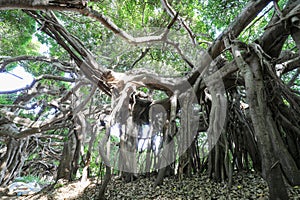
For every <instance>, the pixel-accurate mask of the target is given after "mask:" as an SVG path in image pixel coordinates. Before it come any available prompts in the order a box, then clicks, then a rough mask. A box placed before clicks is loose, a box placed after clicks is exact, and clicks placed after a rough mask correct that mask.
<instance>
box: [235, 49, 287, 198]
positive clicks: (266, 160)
mask: <svg viewBox="0 0 300 200" xmlns="http://www.w3.org/2000/svg"><path fill="white" fill-rule="evenodd" d="M235 50H237V49H235ZM237 51H238V50H237ZM236 56H237V57H239V56H240V55H236ZM238 59H242V58H241V57H239V58H238ZM239 61H240V62H243V61H242V60H239ZM247 61H248V62H249V65H248V64H247V63H240V65H239V67H241V70H242V72H243V75H244V79H245V87H246V93H247V98H248V103H249V108H250V115H251V120H252V123H253V126H254V131H255V136H256V137H257V140H258V146H259V149H260V154H261V158H262V166H263V167H262V170H263V171H262V172H263V177H264V178H265V180H266V181H267V183H268V185H269V192H270V199H282V200H284V199H288V194H287V190H286V187H285V185H284V182H283V177H282V172H281V169H280V165H278V164H277V163H278V157H277V155H276V151H275V149H274V147H273V145H272V139H274V140H275V139H276V138H274V137H275V135H274V132H273V131H272V130H274V129H275V127H273V126H274V124H273V123H271V122H270V119H272V113H271V111H270V109H269V107H268V104H267V103H266V102H267V99H266V96H265V86H264V83H263V76H262V66H261V64H260V62H259V58H258V57H257V56H255V55H251V56H250V57H249V58H248V59H247ZM272 137H273V138H272Z"/></svg>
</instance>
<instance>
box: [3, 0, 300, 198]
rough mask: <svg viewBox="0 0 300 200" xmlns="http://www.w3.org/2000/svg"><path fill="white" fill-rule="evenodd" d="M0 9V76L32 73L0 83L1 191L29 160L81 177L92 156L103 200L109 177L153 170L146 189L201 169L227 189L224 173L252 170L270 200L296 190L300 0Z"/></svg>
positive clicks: (27, 2) (17, 4) (7, 1)
mask: <svg viewBox="0 0 300 200" xmlns="http://www.w3.org/2000/svg"><path fill="white" fill-rule="evenodd" d="M0 10H1V11H0V23H2V24H1V25H3V29H2V28H1V29H2V30H0V33H1V36H0V38H1V41H0V44H1V46H0V71H1V72H3V73H4V72H7V73H8V72H9V71H10V70H11V69H13V68H14V67H16V66H22V67H24V68H25V69H27V71H28V72H29V73H31V74H32V75H33V77H34V78H33V81H32V83H31V84H29V85H26V86H24V87H22V88H20V89H17V90H14V91H3V92H1V95H2V97H1V98H2V100H1V101H0V102H1V105H0V106H1V110H0V136H1V139H0V148H1V149H0V184H1V185H2V186H5V185H7V184H9V183H10V182H11V181H12V180H13V179H14V178H15V177H17V176H20V174H24V173H34V172H37V171H35V170H33V169H42V170H40V172H39V173H44V174H45V173H46V172H48V173H52V175H53V176H54V175H55V177H56V180H58V179H67V180H73V179H74V178H76V177H77V175H78V174H79V176H80V177H81V178H82V179H86V178H87V177H88V176H89V175H90V173H91V170H90V168H91V165H92V163H97V166H98V167H100V168H101V170H102V171H105V176H104V177H105V178H104V180H103V181H102V182H101V185H100V187H99V195H100V197H103V195H104V192H105V189H106V186H107V184H108V183H109V181H110V178H111V176H112V174H116V173H117V174H119V175H120V176H121V177H122V179H123V180H124V181H126V182H129V181H133V180H134V179H136V178H137V177H138V176H141V175H143V176H152V175H155V176H156V180H155V183H154V186H157V185H160V184H162V182H163V179H164V177H166V176H170V175H176V176H178V178H179V179H180V178H182V177H183V176H191V175H193V174H196V173H207V174H209V176H210V177H211V178H212V179H214V180H215V181H227V184H228V185H229V187H230V185H231V184H232V176H233V172H235V171H237V172H240V171H251V170H255V171H257V172H258V173H261V174H262V176H263V178H264V179H265V180H266V181H267V183H268V186H269V191H270V199H287V198H288V194H287V190H286V187H285V183H288V184H289V185H292V186H296V185H300V158H299V155H300V121H299V119H300V117H299V116H300V96H299V94H300V93H299V91H300V90H299V87H300V86H299V84H300V82H299V73H300V68H299V66H300V62H299V61H300V60H299V58H300V56H299V48H300V1H299V0H288V1H284V0H280V1H269V0H256V1H254V0H250V1H247V2H246V1H238V2H236V1H230V0H228V1H218V0H214V1H201V0H200V1H198V2H193V1H176V0H174V1H167V0H161V1H130V0H128V1H112V2H110V1H83V0H81V1H74V0H72V1H67V0H64V1H62V0H58V1H50V0H23V1H16V0H2V1H1V2H0ZM223 12H224V14H222V13H223ZM214 15H215V16H214ZM205 16H207V17H205ZM216 18H219V19H216ZM216 21H217V22H216ZM220 24H221V25H220ZM225 24H227V27H226V28H222V27H224V26H225ZM10 30H12V31H14V32H12V31H10ZM215 36H216V37H215ZM20 38H21V39H20ZM32 38H35V40H37V41H39V43H41V44H43V45H44V46H45V48H47V52H46V53H45V52H44V53H41V52H39V51H38V50H32V49H34V47H32V45H31V46H30V44H29V43H30V42H32ZM7 41H10V42H11V44H13V46H9V45H8V42H7ZM26 45H27V46H26ZM22 48H25V49H22ZM30 48H31V50H30V51H29V50H28V51H25V50H26V49H30ZM5 98H9V99H10V100H9V101H4V100H3V99H5ZM95 152H96V154H97V155H96V156H95V155H94V154H95ZM54 160H55V161H57V162H54ZM103 166H105V169H104V168H103ZM48 175H49V174H48Z"/></svg>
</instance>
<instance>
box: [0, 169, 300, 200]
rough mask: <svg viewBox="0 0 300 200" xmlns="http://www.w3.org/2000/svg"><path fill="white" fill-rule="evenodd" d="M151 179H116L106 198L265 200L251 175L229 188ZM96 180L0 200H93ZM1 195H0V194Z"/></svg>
mask: <svg viewBox="0 0 300 200" xmlns="http://www.w3.org/2000/svg"><path fill="white" fill-rule="evenodd" d="M154 180H155V177H151V178H142V179H139V180H136V181H134V182H131V183H124V182H122V181H121V180H120V179H118V178H117V177H114V178H113V180H112V181H111V182H110V184H109V185H108V189H107V192H106V198H107V199H149V200H150V199H173V200H175V199H205V200H206V199H218V200H222V199H224V200H225V199H226V200H227V199H230V200H234V199H236V200H238V199H241V200H242V199H259V200H263V199H268V187H267V185H266V182H265V181H264V180H263V179H262V178H261V177H260V176H259V175H258V174H255V173H252V172H251V173H249V172H248V173H240V174H235V175H234V178H233V182H232V187H231V188H230V189H229V188H228V186H227V183H217V182H215V181H212V180H210V179H209V178H208V177H207V176H206V175H194V176H193V177H191V178H183V179H182V180H179V179H178V178H177V177H169V178H166V179H165V181H164V183H163V185H161V186H159V187H157V188H153V183H154ZM100 181H101V180H97V179H96V178H91V179H89V180H88V181H87V182H81V181H74V182H71V183H64V182H59V183H57V184H55V185H54V188H53V185H52V187H46V188H44V189H43V190H42V192H40V193H39V194H35V195H30V196H21V197H16V196H5V195H4V193H2V195H3V196H2V197H1V200H2V199H3V200H14V199H20V200H37V199H39V200H62V199H66V200H71V199H79V200H88V199H95V196H96V194H97V192H96V191H97V182H100ZM288 191H289V195H290V199H292V200H298V199H300V187H298V186H296V187H290V186H288ZM0 195H1V193H0Z"/></svg>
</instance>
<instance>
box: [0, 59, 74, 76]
mask: <svg viewBox="0 0 300 200" xmlns="http://www.w3.org/2000/svg"><path fill="white" fill-rule="evenodd" d="M24 60H27V61H39V62H46V63H60V64H62V65H64V66H71V65H70V63H68V62H63V61H60V60H59V59H56V58H50V57H47V56H17V57H12V58H5V59H4V60H3V61H1V62H0V72H2V71H4V70H5V67H6V66H7V65H8V64H10V63H13V62H20V61H24Z"/></svg>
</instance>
